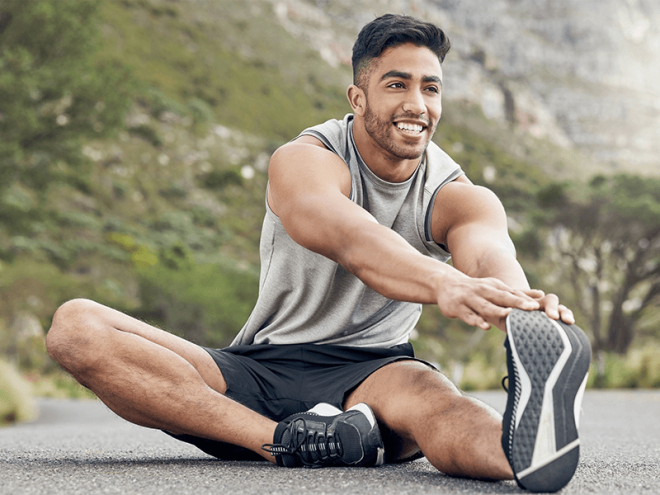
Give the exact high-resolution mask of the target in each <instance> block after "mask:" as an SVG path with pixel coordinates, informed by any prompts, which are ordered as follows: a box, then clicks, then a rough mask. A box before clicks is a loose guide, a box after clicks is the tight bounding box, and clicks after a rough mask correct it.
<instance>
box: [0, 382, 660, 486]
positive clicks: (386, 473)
mask: <svg viewBox="0 0 660 495" xmlns="http://www.w3.org/2000/svg"><path fill="white" fill-rule="evenodd" d="M475 395H477V396H478V397H480V398H481V399H483V400H485V401H486V402H488V403H489V404H491V405H492V406H493V407H495V409H497V410H499V411H500V412H501V411H503V408H504V404H505V400H506V396H505V395H504V393H500V392H488V393H479V394H475ZM39 406H40V410H41V414H40V417H39V419H38V420H37V421H35V422H33V423H30V424H23V425H19V426H13V427H9V428H4V429H0V494H50V493H52V494H67V495H71V494H79V493H80V494H93V493H104V494H105V493H109V494H112V493H121V494H129V493H137V494H156V493H165V494H188V493H191V494H192V493H195V494H206V493H212V494H244V493H245V494H247V493H263V494H287V493H305V494H369V495H375V494H378V495H389V494H431V493H434V494H439V493H442V494H455V493H461V494H465V493H469V494H473V493H522V490H520V489H519V488H518V487H517V486H516V485H515V483H514V482H498V483H488V482H479V481H472V480H463V479H456V478H451V477H448V476H445V475H443V474H442V473H439V472H438V471H436V470H435V469H434V468H433V467H432V466H431V465H430V464H429V463H428V462H427V461H426V460H425V459H420V460H418V461H415V462H412V463H409V464H405V465H390V466H384V467H380V468H368V469H359V468H354V469H349V468H334V469H317V470H309V469H284V468H277V467H275V466H272V465H270V464H269V463H262V462H221V461H217V460H215V459H214V458H211V457H209V456H207V455H205V454H204V453H202V452H200V451H197V450H196V449H195V448H194V447H192V446H189V445H187V444H183V443H180V442H177V441H176V440H173V439H172V438H170V437H168V436H167V435H165V434H163V433H161V432H158V431H154V430H149V429H146V428H140V427H138V426H134V425H132V424H130V423H127V422H125V421H124V420H122V419H120V418H118V417H116V416H115V415H114V414H113V413H111V412H110V411H109V410H107V409H106V408H105V406H104V405H103V404H102V403H100V402H98V401H64V400H52V399H51V400H48V399H44V400H41V401H39ZM582 409H583V416H582V422H581V441H582V445H581V461H580V465H579V467H578V470H577V472H576V474H575V477H574V478H573V480H572V481H571V483H569V484H568V486H567V487H566V488H564V489H563V490H562V492H561V493H564V494H578V493H579V494H582V493H596V494H610V493H612V494H634V493H653V494H660V391H612V392H600V391H599V392H594V391H588V392H587V394H586V396H585V400H584V403H583V408H582Z"/></svg>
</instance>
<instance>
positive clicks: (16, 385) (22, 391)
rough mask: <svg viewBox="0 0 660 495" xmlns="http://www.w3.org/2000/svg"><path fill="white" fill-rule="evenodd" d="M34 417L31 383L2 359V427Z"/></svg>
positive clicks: (0, 365)
mask: <svg viewBox="0 0 660 495" xmlns="http://www.w3.org/2000/svg"><path fill="white" fill-rule="evenodd" d="M34 416H35V408H34V404H33V402H32V397H31V390H30V385H29V383H28V382H27V381H26V380H25V379H24V378H23V377H22V376H21V375H20V373H19V372H18V370H17V369H16V368H15V367H14V366H12V365H11V364H9V363H7V362H5V361H4V360H2V359H0V426H4V425H5V424H7V423H15V422H18V421H28V420H30V419H33V418H34Z"/></svg>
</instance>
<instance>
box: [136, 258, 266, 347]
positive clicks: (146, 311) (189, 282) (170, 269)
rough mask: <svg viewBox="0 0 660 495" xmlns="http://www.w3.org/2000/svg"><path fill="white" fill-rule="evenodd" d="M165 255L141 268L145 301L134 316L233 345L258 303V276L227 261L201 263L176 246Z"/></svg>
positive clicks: (210, 343)
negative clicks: (157, 261)
mask: <svg viewBox="0 0 660 495" xmlns="http://www.w3.org/2000/svg"><path fill="white" fill-rule="evenodd" d="M178 248H179V249H178V251H180V246H179V247H178ZM182 252H183V251H182ZM161 259H162V260H163V261H164V262H163V263H158V264H157V265H155V266H153V267H151V268H149V269H143V270H140V272H139V273H140V275H139V290H140V298H141V300H142V306H141V309H140V314H138V315H135V316H139V317H141V318H144V319H147V320H149V321H151V322H152V323H153V324H156V325H159V326H162V327H163V328H165V329H167V330H170V331H172V332H173V333H175V334H177V335H180V336H182V337H184V338H186V339H188V340H191V341H193V342H195V343H197V344H200V345H207V346H212V347H224V346H226V345H227V344H229V343H230V342H231V340H232V339H233V337H234V336H235V335H236V334H237V333H238V331H239V330H240V329H241V328H242V326H243V324H244V323H245V322H246V321H247V318H248V317H249V315H250V312H251V311H252V308H253V306H254V303H255V302H256V299H257V294H258V285H259V279H258V276H257V275H256V274H254V273H252V272H247V271H241V270H238V269H235V268H231V267H227V266H221V265H197V264H195V263H194V262H192V263H191V261H190V258H189V257H188V256H187V255H185V253H184V254H183V255H181V254H180V253H179V254H177V250H172V252H171V253H169V254H168V255H167V256H165V255H164V254H163V253H161Z"/></svg>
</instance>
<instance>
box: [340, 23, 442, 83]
mask: <svg viewBox="0 0 660 495" xmlns="http://www.w3.org/2000/svg"><path fill="white" fill-rule="evenodd" d="M404 43H412V44H414V45H417V46H425V47H427V48H428V49H429V50H431V51H432V52H433V53H435V54H436V55H437V56H438V60H439V61H440V63H442V62H443V61H444V60H445V55H447V52H448V51H449V49H450V48H451V42H450V41H449V38H448V37H447V35H446V34H445V33H444V32H443V31H442V29H440V28H439V27H437V26H436V25H434V24H431V23H430V22H424V21H420V20H419V19H416V18H414V17H411V16H407V15H399V14H385V15H383V16H381V17H377V18H376V19H374V20H373V21H371V22H370V23H369V24H367V25H366V26H364V27H363V28H362V30H361V31H360V34H358V37H357V40H355V44H354V45H353V59H352V62H353V83H354V84H356V85H358V86H359V85H360V83H361V82H362V81H361V80H360V78H361V77H362V75H363V74H364V72H365V70H366V69H367V68H368V67H369V64H370V63H371V61H372V60H373V59H375V58H377V57H379V56H380V54H381V53H383V52H384V51H385V50H386V49H387V48H391V47H394V46H399V45H403V44H404Z"/></svg>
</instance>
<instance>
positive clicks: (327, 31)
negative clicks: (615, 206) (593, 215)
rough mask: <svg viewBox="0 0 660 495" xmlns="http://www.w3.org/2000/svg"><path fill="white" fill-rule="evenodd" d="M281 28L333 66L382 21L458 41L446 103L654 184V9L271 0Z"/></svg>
mask: <svg viewBox="0 0 660 495" xmlns="http://www.w3.org/2000/svg"><path fill="white" fill-rule="evenodd" d="M270 2H271V3H272V5H273V10H274V12H275V14H276V17H277V19H278V20H279V22H280V23H281V24H282V26H283V27H284V28H285V29H286V30H287V31H288V32H289V33H290V34H291V35H293V36H294V37H296V38H297V39H299V40H301V41H303V42H304V43H306V44H308V46H311V47H313V48H314V49H316V50H317V51H318V52H319V53H320V54H321V56H322V57H323V58H324V60H326V62H327V63H328V64H330V65H332V66H339V65H344V64H349V63H350V53H351V46H352V43H353V40H354V38H355V35H356V33H357V32H358V30H359V29H360V27H361V26H362V25H364V24H365V23H366V22H368V21H369V20H371V19H373V18H374V16H377V15H381V14H383V13H386V12H398V13H406V14H410V15H415V16H418V17H421V18H424V19H427V20H430V21H432V22H435V23H436V24H438V25H439V26H441V27H442V28H443V29H444V30H445V31H446V32H447V34H448V35H449V37H450V39H451V40H452V44H453V49H452V51H451V52H450V54H449V55H448V57H447V59H446V61H445V97H446V98H447V99H449V100H466V101H469V102H472V103H476V104H478V105H480V106H481V109H482V110H483V113H484V115H485V116H486V117H488V118H489V119H492V120H494V121H495V122H501V123H503V124H506V123H509V124H513V125H514V126H515V127H516V128H517V129H519V130H521V131H524V132H527V133H529V134H531V135H532V136H535V137H540V138H546V139H549V140H550V141H552V142H554V143H556V144H559V145H560V146H562V147H564V148H568V149H570V148H575V149H577V150H579V151H581V152H583V153H584V154H585V155H586V156H588V157H589V158H590V159H592V160H595V161H597V162H599V163H601V164H602V165H603V166H604V168H605V169H606V170H627V171H634V172H641V173H651V174H657V173H658V172H660V167H658V158H657V157H658V155H659V154H660V84H659V83H660V27H659V26H660V2H657V1H654V0H598V1H596V0H385V1H384V0H270Z"/></svg>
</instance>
